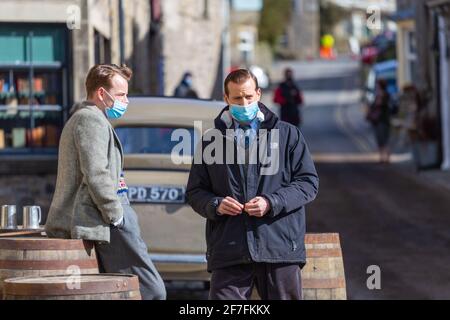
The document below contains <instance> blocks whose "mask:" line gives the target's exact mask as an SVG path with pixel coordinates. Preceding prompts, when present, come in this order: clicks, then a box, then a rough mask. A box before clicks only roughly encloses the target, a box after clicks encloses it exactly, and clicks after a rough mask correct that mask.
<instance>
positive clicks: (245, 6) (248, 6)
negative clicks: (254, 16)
mask: <svg viewBox="0 0 450 320" xmlns="http://www.w3.org/2000/svg"><path fill="white" fill-rule="evenodd" d="M262 2H263V0H233V7H234V9H235V10H252V11H253V10H261V8H262Z"/></svg>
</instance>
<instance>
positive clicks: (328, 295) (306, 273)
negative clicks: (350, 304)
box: [301, 233, 347, 300]
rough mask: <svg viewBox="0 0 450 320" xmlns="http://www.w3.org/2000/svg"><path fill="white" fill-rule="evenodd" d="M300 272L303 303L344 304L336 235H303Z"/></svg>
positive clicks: (343, 287) (342, 272)
mask: <svg viewBox="0 0 450 320" xmlns="http://www.w3.org/2000/svg"><path fill="white" fill-rule="evenodd" d="M305 246H306V265H305V267H304V268H303V269H302V271H301V272H302V287H303V299H305V300H346V299H347V291H346V285H345V273H344V262H343V259H342V250H341V245H340V240H339V234H336V233H323V234H306V236H305Z"/></svg>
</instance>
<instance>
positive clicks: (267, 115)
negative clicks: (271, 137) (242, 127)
mask: <svg viewBox="0 0 450 320" xmlns="http://www.w3.org/2000/svg"><path fill="white" fill-rule="evenodd" d="M258 106H259V110H260V111H259V112H258V115H257V117H258V118H259V119H260V121H261V125H260V127H259V128H260V129H266V130H271V129H273V128H274V127H275V125H276V124H277V123H278V117H277V116H276V115H275V114H274V113H273V112H272V111H270V110H269V108H267V107H266V106H265V105H264V104H263V103H261V102H259V103H258ZM214 125H215V127H216V128H217V129H219V130H220V131H222V132H223V133H225V131H226V130H227V129H231V128H234V125H233V118H232V117H231V113H230V106H226V107H225V108H224V109H223V110H222V111H221V112H220V114H219V116H218V117H217V118H216V119H215V120H214Z"/></svg>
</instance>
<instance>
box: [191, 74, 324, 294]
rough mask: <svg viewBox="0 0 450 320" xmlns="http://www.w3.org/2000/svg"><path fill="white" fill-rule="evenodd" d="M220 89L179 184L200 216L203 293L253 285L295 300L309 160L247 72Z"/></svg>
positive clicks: (312, 188) (313, 180) (312, 187)
mask: <svg viewBox="0 0 450 320" xmlns="http://www.w3.org/2000/svg"><path fill="white" fill-rule="evenodd" d="M224 89H225V94H224V99H225V101H226V102H227V104H228V106H227V107H226V108H225V109H224V110H222V112H221V113H220V115H219V116H218V117H217V119H215V128H214V129H212V130H210V131H208V132H206V133H205V134H204V137H203V139H202V142H201V144H200V145H199V147H198V148H197V151H196V156H195V159H194V162H193V164H192V168H191V172H190V175H189V181H188V185H187V200H188V203H189V204H190V205H191V206H192V208H193V209H194V210H195V211H196V212H197V213H199V214H200V215H201V216H203V217H204V218H206V219H207V222H206V242H207V254H206V255H207V261H208V271H209V272H212V277H211V289H210V299H227V300H237V299H239V300H241V299H242V300H246V299H249V298H250V296H251V293H252V290H253V287H254V286H256V289H257V290H258V294H259V295H260V297H261V298H262V299H265V300H266V299H275V300H279V299H301V297H302V292H301V275H300V269H301V268H302V267H303V266H304V264H305V263H306V254H305V244H304V237H305V205H306V204H308V203H310V202H311V201H313V200H314V199H315V197H316V195H317V193H318V185H319V178H318V176H317V172H316V169H315V167H314V163H313V161H312V159H311V155H310V153H309V151H308V147H307V145H306V142H305V139H304V137H303V135H302V134H301V132H300V130H299V129H298V128H297V127H295V126H293V125H291V124H288V123H286V122H283V121H280V120H279V119H278V118H277V116H276V115H275V114H274V113H272V112H271V111H270V110H269V109H268V108H267V107H266V106H264V105H263V104H262V103H260V98H261V90H260V89H259V87H258V82H257V79H256V77H255V76H254V75H253V74H252V73H251V72H250V71H248V70H245V69H240V70H236V71H233V72H232V73H231V74H230V75H229V76H228V77H227V79H226V80H225V85H224ZM206 136H210V137H209V138H206ZM212 137H213V138H212ZM213 144H215V145H213ZM211 150H214V151H213V152H211ZM211 159H212V160H211Z"/></svg>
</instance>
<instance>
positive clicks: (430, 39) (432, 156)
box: [395, 0, 450, 170]
mask: <svg viewBox="0 0 450 320" xmlns="http://www.w3.org/2000/svg"><path fill="white" fill-rule="evenodd" d="M397 7H398V10H397V13H396V15H395V19H396V21H397V24H398V26H399V37H398V38H397V41H398V44H397V47H398V48H399V53H398V54H399V57H398V60H399V70H398V79H399V83H400V85H404V84H414V85H415V86H416V87H417V89H418V90H419V92H420V93H421V96H422V105H421V107H422V112H421V121H420V122H419V125H420V126H421V129H422V130H423V131H424V132H425V133H426V137H425V138H424V140H423V141H421V142H420V147H419V148H417V152H416V161H417V163H418V165H419V166H421V167H423V168H426V167H440V168H442V169H444V170H449V169H450V77H449V74H450V56H449V48H450V1H449V0H420V1H416V0H398V1H397Z"/></svg>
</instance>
